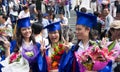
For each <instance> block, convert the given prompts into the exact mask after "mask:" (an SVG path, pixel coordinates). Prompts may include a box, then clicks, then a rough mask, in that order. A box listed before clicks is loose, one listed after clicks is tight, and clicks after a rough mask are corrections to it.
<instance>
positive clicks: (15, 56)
mask: <svg viewBox="0 0 120 72" xmlns="http://www.w3.org/2000/svg"><path fill="white" fill-rule="evenodd" d="M20 58H21V55H20V53H19V52H17V53H13V54H12V55H11V56H10V61H9V63H13V62H19V61H20Z"/></svg>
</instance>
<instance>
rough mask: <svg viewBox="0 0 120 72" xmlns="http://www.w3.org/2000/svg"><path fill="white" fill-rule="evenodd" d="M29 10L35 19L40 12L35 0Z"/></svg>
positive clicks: (31, 16) (31, 17) (32, 18)
mask: <svg viewBox="0 0 120 72" xmlns="http://www.w3.org/2000/svg"><path fill="white" fill-rule="evenodd" d="M29 11H30V19H31V20H35V19H36V16H37V14H38V12H37V10H36V5H35V1H34V0H32V3H31V5H30V6H29Z"/></svg>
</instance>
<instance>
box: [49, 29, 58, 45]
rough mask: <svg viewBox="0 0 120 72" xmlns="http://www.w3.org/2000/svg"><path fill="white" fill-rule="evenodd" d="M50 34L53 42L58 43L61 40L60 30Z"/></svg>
mask: <svg viewBox="0 0 120 72" xmlns="http://www.w3.org/2000/svg"><path fill="white" fill-rule="evenodd" d="M48 35H49V38H50V41H51V42H52V43H57V42H58V41H59V38H60V35H59V31H53V32H49V33H48Z"/></svg>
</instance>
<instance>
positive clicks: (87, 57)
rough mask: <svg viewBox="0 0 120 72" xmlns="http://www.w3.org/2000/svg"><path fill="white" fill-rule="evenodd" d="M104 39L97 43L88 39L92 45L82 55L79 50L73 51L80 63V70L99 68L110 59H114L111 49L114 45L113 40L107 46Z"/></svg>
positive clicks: (95, 69) (96, 69)
mask: <svg viewBox="0 0 120 72" xmlns="http://www.w3.org/2000/svg"><path fill="white" fill-rule="evenodd" d="M105 41H106V40H103V41H99V42H98V43H96V42H94V41H90V43H91V44H92V45H91V46H90V47H89V49H88V50H86V51H84V52H83V53H82V55H81V54H80V53H79V52H75V56H76V58H77V60H78V62H79V63H80V64H79V65H82V72H84V71H85V70H94V71H98V70H101V69H103V68H104V67H105V66H106V65H107V64H108V62H109V61H110V60H114V59H115V53H114V51H113V50H112V49H113V48H114V46H115V41H113V42H112V43H111V44H110V45H109V46H108V47H107V46H106V42H105ZM80 71H81V70H80Z"/></svg>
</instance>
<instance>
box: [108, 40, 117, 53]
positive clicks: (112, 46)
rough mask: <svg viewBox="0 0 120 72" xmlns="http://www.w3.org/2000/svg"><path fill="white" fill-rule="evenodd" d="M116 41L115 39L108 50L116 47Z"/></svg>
mask: <svg viewBox="0 0 120 72" xmlns="http://www.w3.org/2000/svg"><path fill="white" fill-rule="evenodd" d="M115 44H116V41H113V42H112V43H111V44H110V45H109V46H108V50H109V51H111V50H112V49H113V48H114V47H115Z"/></svg>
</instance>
